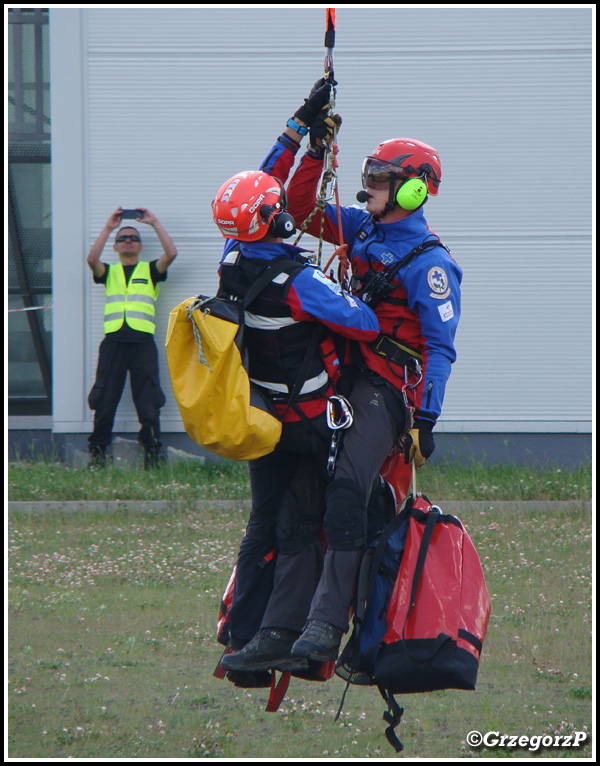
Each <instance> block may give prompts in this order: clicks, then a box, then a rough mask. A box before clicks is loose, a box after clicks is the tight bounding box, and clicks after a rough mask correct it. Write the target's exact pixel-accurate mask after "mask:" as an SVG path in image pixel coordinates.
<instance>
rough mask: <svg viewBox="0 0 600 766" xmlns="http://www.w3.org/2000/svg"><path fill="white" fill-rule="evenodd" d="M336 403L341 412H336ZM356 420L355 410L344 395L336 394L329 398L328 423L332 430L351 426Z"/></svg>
mask: <svg viewBox="0 0 600 766" xmlns="http://www.w3.org/2000/svg"><path fill="white" fill-rule="evenodd" d="M336 405H337V407H338V408H339V414H336ZM353 422H354V410H353V409H352V405H351V404H350V402H349V401H348V400H347V399H346V397H344V396H339V395H337V394H334V395H333V396H330V397H329V398H328V399H327V425H328V426H329V428H330V429H331V430H332V431H339V430H342V429H346V428H350V426H351V425H352V423H353Z"/></svg>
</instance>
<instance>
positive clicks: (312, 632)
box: [291, 620, 344, 662]
mask: <svg viewBox="0 0 600 766" xmlns="http://www.w3.org/2000/svg"><path fill="white" fill-rule="evenodd" d="M343 635H344V632H343V631H342V630H340V629H339V628H336V627H335V625H330V624H329V623H328V622H323V620H309V621H308V622H307V624H306V627H305V628H304V631H303V633H302V635H301V636H300V638H299V639H298V640H297V641H296V643H295V644H294V646H293V647H292V652H291V654H292V657H304V658H306V659H307V660H311V661H313V662H327V660H335V659H336V658H337V655H338V650H339V648H340V644H341V642H342V636H343Z"/></svg>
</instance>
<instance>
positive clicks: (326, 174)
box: [294, 8, 350, 284]
mask: <svg viewBox="0 0 600 766" xmlns="http://www.w3.org/2000/svg"><path fill="white" fill-rule="evenodd" d="M334 46H335V8H326V11H325V48H326V53H325V62H324V70H325V78H326V79H330V80H333V79H334V76H333V48H334ZM328 115H329V116H330V117H332V118H333V117H334V115H335V88H334V87H333V86H332V88H331V97H330V100H329V112H328ZM333 122H334V128H333V139H332V141H331V143H330V144H325V158H324V162H323V167H324V170H323V175H322V177H321V185H320V187H319V192H318V194H317V199H316V201H315V207H314V208H313V211H312V212H311V213H310V214H309V216H308V217H307V218H306V219H305V221H304V223H303V224H302V226H301V227H300V231H299V234H298V236H297V237H296V239H295V240H294V244H295V245H296V244H298V242H299V241H300V238H301V237H302V235H303V234H305V233H306V230H307V229H308V227H309V226H310V224H311V223H312V221H313V219H314V217H315V215H316V214H317V213H318V212H321V225H320V227H319V243H318V247H317V258H316V263H317V265H318V266H321V252H322V249H323V231H324V227H325V206H326V204H327V202H328V200H330V199H332V198H333V197H335V205H336V209H337V219H338V220H337V224H338V236H339V241H340V242H339V245H338V247H337V248H336V250H335V251H334V253H333V255H332V256H331V258H330V259H329V260H328V261H327V265H326V266H325V268H324V269H323V271H324V273H327V269H328V268H329V266H330V265H331V263H332V261H333V260H334V259H335V258H336V257H337V258H338V260H339V261H340V269H339V279H340V283H341V284H344V282H345V281H346V275H347V273H348V269H349V265H350V264H349V261H348V245H346V244H344V232H343V229H342V216H341V210H340V199H339V192H338V184H337V180H338V179H337V173H336V170H337V167H338V160H337V154H338V152H339V147H338V145H337V122H336V121H335V119H334V120H333ZM329 184H331V191H330V192H329V194H328V193H327V187H328V186H329Z"/></svg>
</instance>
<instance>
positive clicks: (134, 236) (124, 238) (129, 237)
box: [115, 234, 142, 242]
mask: <svg viewBox="0 0 600 766" xmlns="http://www.w3.org/2000/svg"><path fill="white" fill-rule="evenodd" d="M127 240H131V241H132V242H141V241H142V240H141V239H140V238H139V237H138V235H137V234H121V236H120V237H117V239H116V240H115V241H116V242H127Z"/></svg>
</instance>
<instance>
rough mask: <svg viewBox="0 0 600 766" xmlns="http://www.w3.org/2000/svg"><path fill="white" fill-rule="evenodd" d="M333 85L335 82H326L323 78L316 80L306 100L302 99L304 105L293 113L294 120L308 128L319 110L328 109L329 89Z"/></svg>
mask: <svg viewBox="0 0 600 766" xmlns="http://www.w3.org/2000/svg"><path fill="white" fill-rule="evenodd" d="M334 85H337V82H336V81H335V80H326V79H325V78H324V77H321V79H320V80H317V82H316V83H315V84H314V85H313V88H312V90H311V92H310V93H309V94H308V98H305V99H304V104H303V105H302V106H301V107H300V108H299V109H298V110H297V111H296V112H294V119H297V120H302V122H303V123H304V124H305V125H308V126H309V127H310V126H311V125H312V122H313V120H314V119H315V117H317V116H318V115H319V114H320V112H321V110H322V109H326V108H328V107H329V102H330V100H331V88H332V87H333V86H334Z"/></svg>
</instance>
